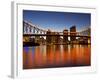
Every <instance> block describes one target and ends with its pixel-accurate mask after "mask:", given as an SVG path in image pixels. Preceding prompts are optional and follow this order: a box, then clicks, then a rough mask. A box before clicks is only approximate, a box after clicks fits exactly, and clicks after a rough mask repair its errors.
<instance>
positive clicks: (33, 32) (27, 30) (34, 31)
mask: <svg viewBox="0 0 100 80" xmlns="http://www.w3.org/2000/svg"><path fill="white" fill-rule="evenodd" d="M23 26H24V27H23V36H65V35H66V34H63V32H56V31H55V32H52V31H51V32H52V33H55V34H46V33H47V30H43V29H40V28H39V26H38V25H33V24H32V23H29V22H27V21H23ZM67 36H68V37H87V38H91V36H90V34H89V33H88V31H87V30H85V31H81V32H67Z"/></svg>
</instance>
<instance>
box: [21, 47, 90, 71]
mask: <svg viewBox="0 0 100 80" xmlns="http://www.w3.org/2000/svg"><path fill="white" fill-rule="evenodd" d="M90 65H91V45H40V46H34V47H23V69H38V68H57V67H77V66H78V67H80V66H81V67H82V66H90Z"/></svg>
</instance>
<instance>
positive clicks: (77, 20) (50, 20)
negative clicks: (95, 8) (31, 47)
mask: <svg viewBox="0 0 100 80" xmlns="http://www.w3.org/2000/svg"><path fill="white" fill-rule="evenodd" d="M23 20H26V21H28V22H31V23H32V24H34V25H38V26H39V28H40V29H45V30H48V29H50V30H51V31H63V30H64V29H65V28H66V29H68V30H69V29H70V27H71V26H73V25H76V29H77V31H81V30H83V29H86V28H89V27H90V26H91V14H90V13H70V12H51V11H49V12H48V11H33V10H23Z"/></svg>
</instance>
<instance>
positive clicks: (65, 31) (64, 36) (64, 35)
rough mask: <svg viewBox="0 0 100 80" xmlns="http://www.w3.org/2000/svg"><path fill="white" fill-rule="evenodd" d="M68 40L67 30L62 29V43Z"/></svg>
mask: <svg viewBox="0 0 100 80" xmlns="http://www.w3.org/2000/svg"><path fill="white" fill-rule="evenodd" d="M67 42H68V30H67V29H64V30H63V43H67Z"/></svg>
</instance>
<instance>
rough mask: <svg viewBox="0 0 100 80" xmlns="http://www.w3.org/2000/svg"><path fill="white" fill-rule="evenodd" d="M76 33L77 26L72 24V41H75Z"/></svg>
mask: <svg viewBox="0 0 100 80" xmlns="http://www.w3.org/2000/svg"><path fill="white" fill-rule="evenodd" d="M75 35H76V26H75V25H74V26H72V27H71V28H70V41H71V42H73V41H75V40H76V37H75Z"/></svg>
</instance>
